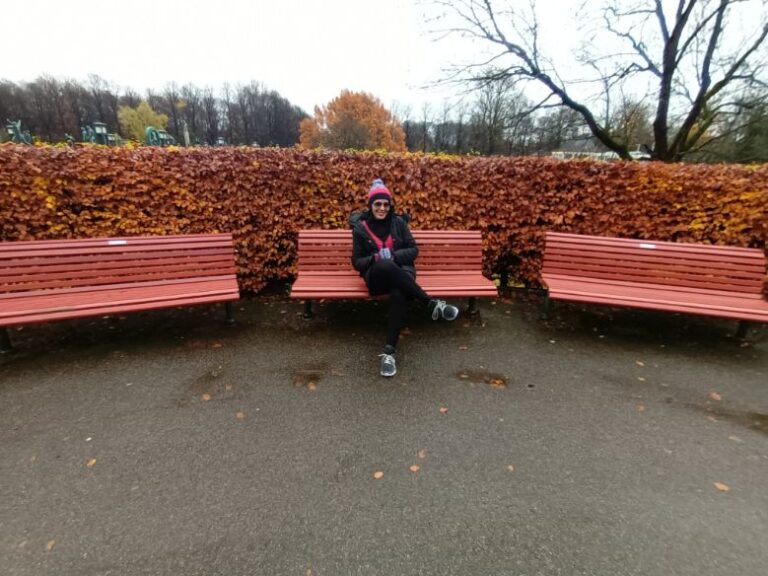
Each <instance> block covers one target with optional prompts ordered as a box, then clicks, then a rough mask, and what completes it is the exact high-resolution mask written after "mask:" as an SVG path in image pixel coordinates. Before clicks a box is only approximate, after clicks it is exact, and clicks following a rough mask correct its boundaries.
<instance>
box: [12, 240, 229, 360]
mask: <svg viewBox="0 0 768 576" xmlns="http://www.w3.org/2000/svg"><path fill="white" fill-rule="evenodd" d="M238 298H239V290H238V286H237V277H236V276H235V262H234V247H233V243H232V235H231V234H196V235H184V236H136V237H126V238H94V239H82V240H33V241H28V242H0V349H1V350H3V351H8V350H10V347H11V343H10V338H9V336H8V331H7V328H6V327H8V326H18V325H22V324H32V323H36V322H48V321H51V320H62V319H67V318H81V317H85V316H97V315H106V314H116V313H123V312H133V311H137V310H150V309H154V308H167V307H173V306H186V305H190V304H205V303H211V302H225V303H226V308H227V319H228V320H230V321H231V320H232V311H231V301H233V300H237V299H238Z"/></svg>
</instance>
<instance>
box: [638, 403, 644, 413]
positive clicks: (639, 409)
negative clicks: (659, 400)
mask: <svg viewBox="0 0 768 576" xmlns="http://www.w3.org/2000/svg"><path fill="white" fill-rule="evenodd" d="M637 411H638V412H645V406H643V405H642V404H638V405H637Z"/></svg>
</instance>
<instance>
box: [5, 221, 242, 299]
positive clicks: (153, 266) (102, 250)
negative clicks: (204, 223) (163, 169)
mask: <svg viewBox="0 0 768 576" xmlns="http://www.w3.org/2000/svg"><path fill="white" fill-rule="evenodd" d="M234 274H235V266H234V249H233V244H232V235H231V234H195V235H185V236H131V237H124V238H92V239H91V238H89V239H82V240H35V241H29V242H0V293H9V292H26V291H31V290H43V289H56V288H58V289H63V288H79V287H87V286H103V285H108V284H132V283H136V282H151V281H168V280H171V281H173V280H184V279H189V278H202V277H205V278H209V277H214V276H227V275H234Z"/></svg>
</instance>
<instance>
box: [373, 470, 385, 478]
mask: <svg viewBox="0 0 768 576" xmlns="http://www.w3.org/2000/svg"><path fill="white" fill-rule="evenodd" d="M373 477H374V478H376V480H379V479H380V478H383V477H384V472H382V471H381V470H376V472H374V473H373Z"/></svg>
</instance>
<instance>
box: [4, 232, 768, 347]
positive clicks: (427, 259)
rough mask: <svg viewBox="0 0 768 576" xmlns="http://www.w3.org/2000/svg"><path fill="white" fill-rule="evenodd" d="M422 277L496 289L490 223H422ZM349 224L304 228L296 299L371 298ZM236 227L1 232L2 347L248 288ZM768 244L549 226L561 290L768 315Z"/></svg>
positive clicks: (486, 291) (673, 307)
mask: <svg viewBox="0 0 768 576" xmlns="http://www.w3.org/2000/svg"><path fill="white" fill-rule="evenodd" d="M413 235H414V238H415V239H416V242H417V244H418V245H419V251H420V254H419V259H418V271H419V283H420V284H421V285H422V287H423V288H424V289H425V290H426V291H427V292H428V293H429V294H430V295H434V296H441V297H469V298H470V304H469V309H470V311H471V312H472V311H474V310H475V305H476V300H475V299H476V298H477V297H478V296H491V297H493V296H496V295H497V288H496V285H495V284H494V283H493V282H492V281H491V280H489V279H487V278H485V277H484V276H483V274H482V238H481V235H480V232H478V231H439V230H415V231H414V232H413ZM351 251H352V235H351V231H349V230H302V231H300V232H299V243H298V269H297V276H296V281H295V282H294V284H293V287H292V290H291V298H297V299H302V300H304V301H305V303H306V305H305V306H306V308H305V315H307V316H308V315H310V314H311V302H312V300H319V299H353V298H369V295H368V291H367V289H366V287H365V283H364V282H363V280H362V278H360V276H359V275H358V273H357V272H356V271H355V270H354V269H352V267H351V261H350V255H351ZM234 254H235V251H234V245H233V240H232V235H231V234H198V235H177V236H153V237H149V236H141V237H125V238H101V239H83V240H39V241H27V242H1V243H0V351H7V350H9V349H10V347H11V344H10V339H9V336H8V333H7V330H6V329H5V328H6V327H9V326H18V325H23V324H32V323H36V322H48V321H53V320H61V319H68V318H81V317H86V316H96V315H109V314H117V313H124V312H133V311H138V310H150V309H156V308H166V307H174V306H186V305H193V304H207V303H214V302H224V303H225V304H226V305H227V306H226V310H227V318H228V320H232V316H231V302H232V301H234V300H237V299H238V298H239V290H238V285H237V276H236V270H235V261H234ZM765 275H766V271H765V255H764V253H763V252H762V251H761V250H757V249H751V248H739V247H727V246H710V245H702V244H683V243H674V242H658V241H651V240H630V239H619V238H604V237H596V236H584V235H577V234H561V233H555V232H547V233H546V238H545V250H544V262H543V268H542V280H543V283H544V287H545V288H546V289H547V296H546V299H545V313H546V311H547V309H548V307H549V301H550V299H559V300H570V301H575V302H586V303H594V304H608V305H613V306H629V307H637V308H647V309H655V310H666V311H671V312H683V313H689V314H701V315H707V316H716V317H722V318H731V319H735V320H740V321H741V324H740V327H739V335H740V336H744V335H745V334H746V327H747V324H746V322H748V321H754V322H768V301H766V299H765V298H764V296H763V290H764V283H765Z"/></svg>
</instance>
